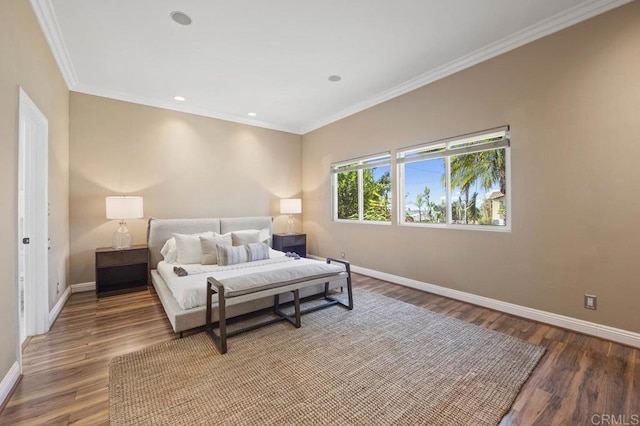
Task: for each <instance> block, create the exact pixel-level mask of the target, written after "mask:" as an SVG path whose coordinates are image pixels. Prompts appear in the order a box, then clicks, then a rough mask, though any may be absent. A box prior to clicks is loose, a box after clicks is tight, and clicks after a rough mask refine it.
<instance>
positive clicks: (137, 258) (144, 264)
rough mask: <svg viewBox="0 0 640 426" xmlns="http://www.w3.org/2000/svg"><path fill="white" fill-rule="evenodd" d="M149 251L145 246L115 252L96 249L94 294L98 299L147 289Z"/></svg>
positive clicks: (114, 250)
mask: <svg viewBox="0 0 640 426" xmlns="http://www.w3.org/2000/svg"><path fill="white" fill-rule="evenodd" d="M148 268H149V250H148V249H147V246H146V245H137V246H132V247H131V248H129V249H122V250H116V249H114V248H111V247H104V248H98V249H96V294H97V295H98V297H101V296H108V295H113V294H120V293H128V292H131V291H140V290H146V289H147V283H148V279H149V269H148Z"/></svg>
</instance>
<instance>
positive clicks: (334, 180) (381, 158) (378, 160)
mask: <svg viewBox="0 0 640 426" xmlns="http://www.w3.org/2000/svg"><path fill="white" fill-rule="evenodd" d="M367 162H369V164H366V163H367ZM379 166H389V179H390V180H391V187H390V189H389V191H390V196H389V202H390V212H391V215H392V217H391V219H389V220H388V221H382V220H365V219H364V179H363V174H364V172H363V170H365V169H372V168H375V167H379ZM349 171H357V172H358V176H357V180H358V219H340V218H338V174H339V173H344V172H349ZM392 171H393V167H392V165H391V151H385V152H381V153H378V154H373V155H367V156H365V157H358V158H353V159H351V160H345V161H340V162H337V163H333V164H331V168H330V176H331V193H332V194H331V200H332V202H331V220H332V221H333V222H339V223H361V224H368V225H391V224H392V223H393V200H394V194H393V180H394V175H393V173H392Z"/></svg>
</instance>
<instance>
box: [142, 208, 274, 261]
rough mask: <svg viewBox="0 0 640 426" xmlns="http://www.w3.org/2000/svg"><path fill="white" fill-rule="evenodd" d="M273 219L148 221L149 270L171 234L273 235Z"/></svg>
mask: <svg viewBox="0 0 640 426" xmlns="http://www.w3.org/2000/svg"><path fill="white" fill-rule="evenodd" d="M272 225H273V218H272V217H271V216H258V217H228V218H211V219H153V218H151V219H149V227H148V228H147V246H148V247H149V268H150V269H156V267H157V266H158V262H160V261H161V260H162V255H161V254H160V250H162V246H164V243H165V242H166V241H167V240H168V239H169V238H171V234H173V233H174V232H175V233H178V234H196V233H199V232H206V231H213V232H217V233H219V234H226V233H227V232H232V231H241V230H243V229H264V228H269V234H273V226H272Z"/></svg>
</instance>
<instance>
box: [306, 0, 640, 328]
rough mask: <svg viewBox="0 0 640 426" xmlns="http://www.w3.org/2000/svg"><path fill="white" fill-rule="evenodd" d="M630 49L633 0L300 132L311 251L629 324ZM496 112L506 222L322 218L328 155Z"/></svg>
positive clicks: (463, 127)
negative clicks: (505, 136)
mask: <svg viewBox="0 0 640 426" xmlns="http://www.w3.org/2000/svg"><path fill="white" fill-rule="evenodd" d="M639 49H640V2H633V3H631V4H629V5H626V6H623V7H621V8H619V9H616V10H613V11H611V12H609V13H606V14H604V15H601V16H599V17H596V18H594V19H591V20H589V21H586V22H584V23H581V24H579V25H577V26H574V27H571V28H568V29H566V30H564V31H561V32H559V33H556V34H554V35H551V36H548V37H545V38H543V39H541V40H539V41H536V42H534V43H532V44H529V45H527V46H524V47H521V48H519V49H517V50H514V51H512V52H509V53H507V54H504V55H502V56H499V57H497V58H494V59H492V60H489V61H487V62H484V63H482V64H479V65H477V66H475V67H472V68H470V69H467V70H464V71H462V72H459V73H457V74H455V75H452V76H450V77H448V78H445V79H443V80H440V81H438V82H435V83H433V84H430V85H428V86H425V87H423V88H421V89H418V90H415V91H413V92H411V93H408V94H406V95H403V96H401V97H398V98H396V99H393V100H390V101H388V102H385V103H383V104H381V105H378V106H376V107H374V108H371V109H369V110H366V111H363V112H361V113H359V114H356V115H353V116H351V117H348V118H346V119H343V120H341V121H339V122H336V123H334V124H331V125H328V126H326V127H324V128H322V129H319V130H317V131H314V132H312V133H309V134H306V135H304V136H303V167H302V169H303V197H304V206H305V209H304V211H305V216H304V230H305V231H306V232H307V233H308V234H309V244H310V246H309V249H310V252H311V253H313V254H317V255H321V256H330V255H332V256H335V255H339V253H340V252H341V251H344V252H346V255H347V258H348V259H350V260H351V261H352V263H354V264H355V265H359V266H363V267H367V268H371V269H375V270H379V271H384V272H387V273H391V274H396V275H400V276H403V277H408V278H413V279H416V280H420V281H423V282H428V283H432V284H437V285H441V286H445V287H449V288H453V289H457V290H462V291H466V292H470V293H473V294H477V295H482V296H487V297H491V298H494V299H498V300H503V301H507V302H512V303H516V304H519V305H523V306H528V307H532V308H536V309H542V310H544V311H549V312H555V313H559V314H563V315H568V316H571V317H575V318H580V319H584V320H588V321H594V322H596V323H601V324H606V325H610V326H614V327H619V328H622V329H627V330H632V331H635V332H640V309H638V301H639V300H640V285H639V281H638V261H639V259H640V237H639V235H638V229H639V227H638V220H639V218H640V197H639V196H638V192H639V188H640V172H639V171H638V170H640V168H639V166H638V159H639V158H640V77H639V76H640V55H639V54H638V52H639V51H640V50H639ZM503 124H510V125H511V139H512V148H511V157H512V162H511V164H512V188H513V204H512V212H513V228H512V232H510V233H498V232H483V231H460V230H451V229H433V228H415V227H400V226H398V225H396V224H394V225H392V226H376V225H359V224H344V223H334V222H332V221H331V219H330V218H331V211H330V206H331V202H330V200H331V198H330V196H331V187H330V180H329V165H330V164H331V163H332V162H336V161H340V160H346V159H350V158H354V157H358V156H363V155H367V154H373V153H378V152H381V151H385V150H392V155H395V151H394V150H396V149H398V148H401V147H405V146H410V145H413V144H417V143H420V142H428V141H433V140H437V139H440V138H445V137H451V136H455V135H460V134H464V133H468V132H473V131H478V130H482V129H487V128H491V127H495V126H500V125H503ZM584 293H592V294H595V295H597V296H598V310H597V311H589V310H586V309H584V308H583V307H582V304H583V294H584Z"/></svg>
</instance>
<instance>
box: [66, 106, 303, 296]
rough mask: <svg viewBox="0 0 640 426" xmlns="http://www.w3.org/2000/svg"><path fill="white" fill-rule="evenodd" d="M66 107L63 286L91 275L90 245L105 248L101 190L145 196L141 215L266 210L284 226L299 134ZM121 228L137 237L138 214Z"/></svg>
mask: <svg viewBox="0 0 640 426" xmlns="http://www.w3.org/2000/svg"><path fill="white" fill-rule="evenodd" d="M70 110H71V123H70V129H71V130H70V132H71V154H70V158H71V180H70V199H69V206H70V211H71V214H70V226H71V233H70V240H71V272H70V278H71V283H83V282H91V281H94V274H95V271H94V267H95V266H94V250H95V248H96V247H105V246H110V245H111V236H112V234H113V232H114V231H115V229H116V228H117V222H116V221H109V220H107V219H106V218H105V197H106V196H108V195H119V194H129V195H141V196H143V197H144V214H145V217H147V218H148V217H157V218H181V217H229V216H258V215H272V216H275V217H276V221H275V223H274V229H275V231H276V232H278V231H280V232H282V231H284V230H285V228H286V217H284V216H280V214H279V200H280V198H283V197H284V198H286V197H292V196H295V195H298V196H299V195H300V191H301V185H302V172H301V162H302V161H301V156H302V147H301V143H300V139H301V137H300V136H299V135H293V134H289V133H283V132H277V131H273V130H266V129H261V128H258V127H251V126H247V125H243V124H236V123H231V122H228V121H222V120H216V119H212V118H206V117H200V116H196V115H191V114H184V113H179V112H175V111H168V110H163V109H158V108H153V107H148V106H142V105H137V104H132V103H127V102H121V101H116V100H111V99H106V98H101V97H96V96H89V95H83V94H79V93H72V94H71V101H70ZM128 225H129V229H130V230H131V232H132V234H133V238H134V243H136V244H138V243H144V242H145V238H146V225H147V224H146V222H145V220H142V219H140V220H130V221H128ZM298 227H299V228H300V227H301V224H300V222H298Z"/></svg>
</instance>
